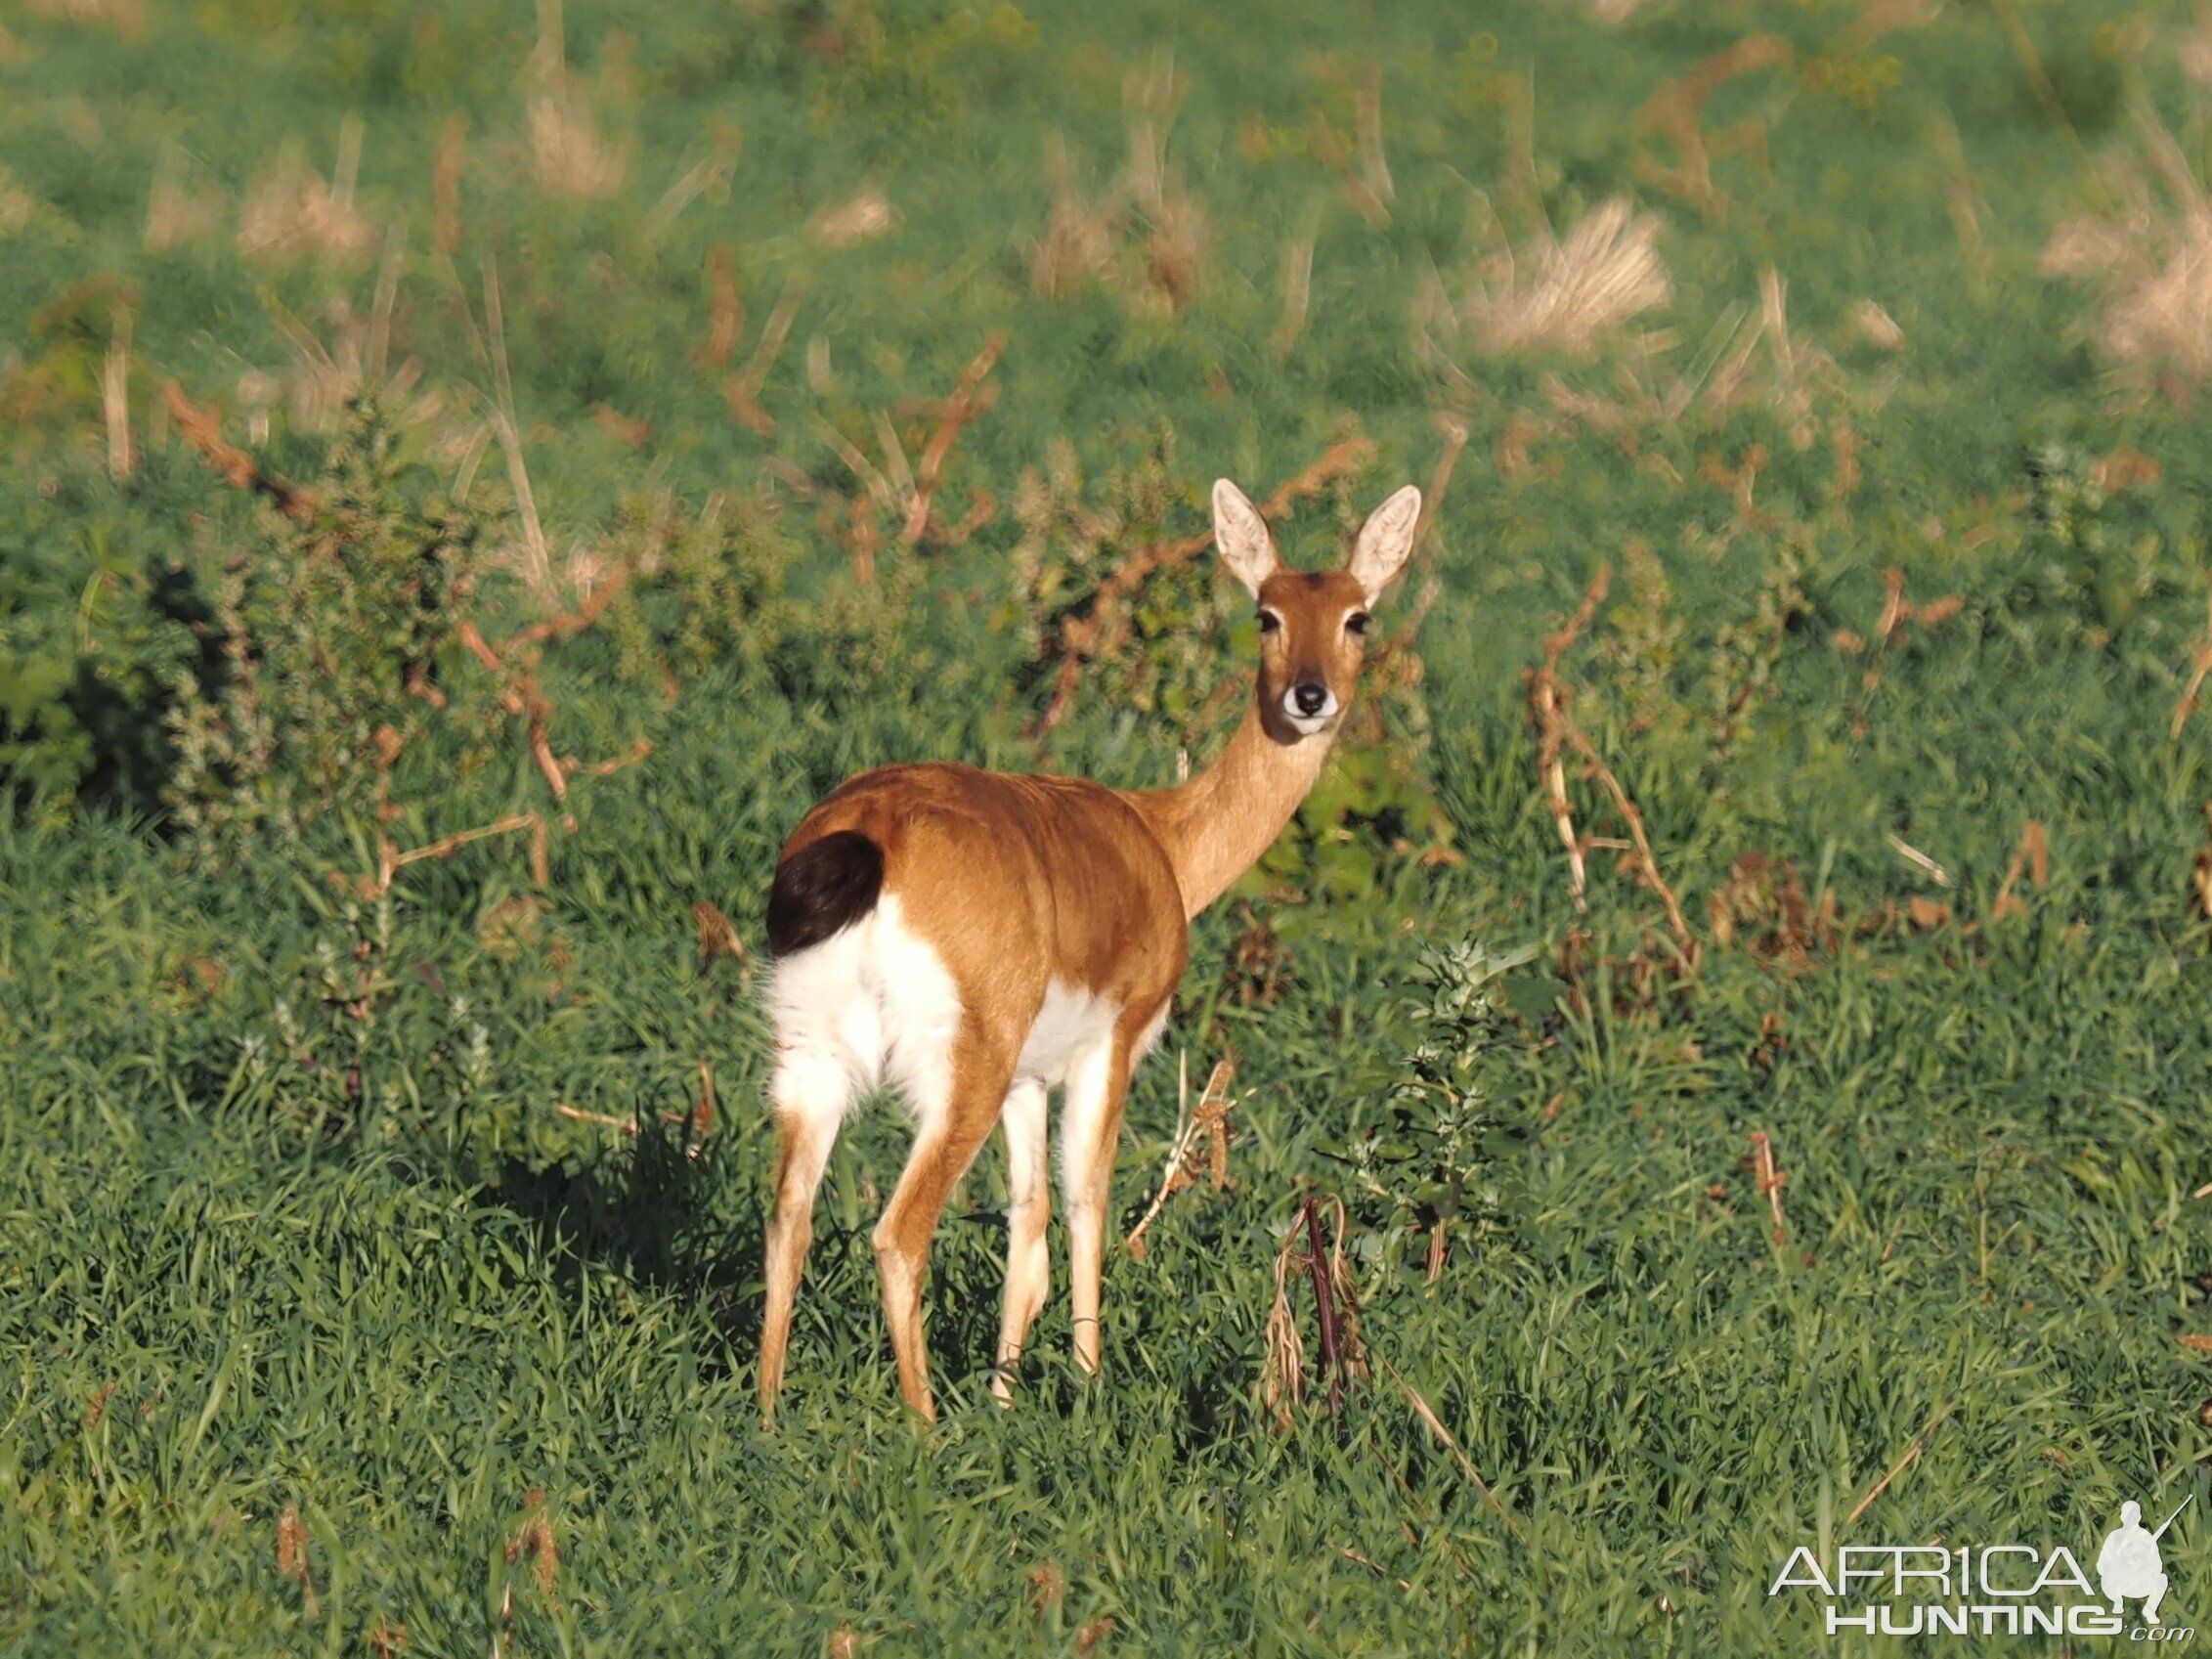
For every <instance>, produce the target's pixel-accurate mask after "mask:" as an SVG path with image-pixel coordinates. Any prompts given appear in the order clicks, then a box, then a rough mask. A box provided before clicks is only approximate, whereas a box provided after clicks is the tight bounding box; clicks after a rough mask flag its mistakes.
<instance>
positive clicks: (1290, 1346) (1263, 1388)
mask: <svg viewBox="0 0 2212 1659" xmlns="http://www.w3.org/2000/svg"><path fill="white" fill-rule="evenodd" d="M1297 1259H1298V1230H1297V1228H1295V1227H1293V1228H1291V1230H1290V1232H1289V1234H1288V1235H1287V1236H1286V1237H1285V1238H1284V1239H1283V1241H1282V1248H1281V1249H1279V1250H1278V1251H1277V1252H1276V1257H1275V1305H1274V1306H1273V1307H1271V1308H1270V1309H1269V1310H1268V1323H1267V1338H1266V1344H1267V1352H1266V1357H1265V1358H1264V1359H1263V1360H1262V1361H1261V1364H1260V1398H1261V1399H1262V1400H1263V1401H1264V1402H1265V1403H1266V1405H1267V1409H1268V1410H1269V1411H1270V1412H1271V1413H1273V1414H1274V1417H1275V1426H1276V1428H1277V1430H1278V1431H1279V1432H1287V1431H1288V1429H1289V1427H1290V1425H1291V1423H1292V1422H1294V1421H1295V1420H1296V1419H1295V1417H1294V1416H1293V1413H1294V1411H1295V1409H1296V1408H1297V1407H1298V1406H1300V1405H1303V1404H1304V1403H1305V1398H1306V1344H1305V1339H1304V1338H1303V1337H1301V1336H1300V1335H1299V1334H1298V1319H1297V1316H1296V1315H1295V1314H1293V1313H1292V1312H1291V1311H1290V1273H1291V1269H1292V1267H1293V1265H1294V1264H1295V1263H1296V1261H1297Z"/></svg>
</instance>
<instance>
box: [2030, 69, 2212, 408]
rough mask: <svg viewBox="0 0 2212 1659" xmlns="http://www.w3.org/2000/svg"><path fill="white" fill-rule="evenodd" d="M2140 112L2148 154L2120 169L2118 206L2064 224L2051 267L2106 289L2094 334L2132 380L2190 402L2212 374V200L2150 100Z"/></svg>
mask: <svg viewBox="0 0 2212 1659" xmlns="http://www.w3.org/2000/svg"><path fill="white" fill-rule="evenodd" d="M2135 114H2136V127H2137V131H2138V133H2139V135H2140V137H2141V141H2142V148H2143V157H2142V160H2141V162H2138V163H2127V164H2123V163H2121V162H2118V161H2115V162H2114V163H2113V164H2112V165H2111V167H2110V169H2109V177H2110V189H2111V193H2112V195H2113V196H2114V198H2115V204H2114V205H2113V206H2112V207H2111V208H2110V209H2108V210H2104V211H2099V212H2095V213H2086V214H2078V215H2076V216H2074V217H2072V218H2070V219H2068V220H2066V221H2065V222H2064V223H2062V224H2061V225H2060V227H2059V228H2058V230H2057V231H2056V232H2055V233H2054V234H2053V236H2052V238H2051V240H2050V242H2049V244H2048V245H2046V246H2045V248H2044V250H2043V266H2042V268H2043V271H2044V273H2045V274H2046V275H2047V276H2062V277H2071V278H2074V279H2076V280H2077V281H2081V282H2084V283H2087V284H2090V285H2091V286H2092V287H2094V288H2096V289H2098V290H2099V291H2100V295H2101V306H2100V310H2099V312H2098V316H2097V320H2096V322H2095V324H2094V325H2093V327H2092V330H2091V336H2092V338H2093V339H2094V340H2095V342H2096V344H2097V346H2098V349H2099V350H2100V351H2101V352H2102V353H2103V354H2104V356H2105V357H2106V358H2107V359H2109V360H2110V361H2111V362H2112V363H2113V364H2114V365H2115V367H2116V369H2117V371H2118V372H2119V374H2120V375H2121V377H2122V379H2123V380H2124V381H2128V382H2133V383H2134V384H2136V385H2137V386H2138V387H2143V386H2152V387H2155V388H2156V389H2158V390H2159V391H2161V392H2163V393H2165V394H2166V395H2167V396H2168V397H2170V398H2172V399H2173V400H2174V401H2176V402H2181V401H2183V400H2185V399H2186V398H2187V397H2188V396H2189V395H2190V393H2191V392H2192V391H2194V390H2195V389H2196V388H2198V387H2200V386H2202V385H2203V384H2204V383H2205V381H2206V380H2208V379H2212V196H2208V195H2207V192H2206V190H2205V187H2204V186H2203V184H2202V183H2200V182H2199V180H2198V179H2197V176H2196V174H2195V172H2194V171H2193V170H2192V169H2191V168H2190V163H2189V160H2188V158H2187V157H2186V156H2185V155H2184V154H2183V153H2182V150H2181V147H2180V146H2179V145H2178V144H2176V143H2175V142H2174V138H2173V135H2172V134H2171V133H2169V132H2168V131H2167V130H2166V129H2165V127H2164V126H2163V125H2162V124H2161V123H2160V122H2159V120H2158V117H2157V116H2156V114H2155V113H2153V112H2152V111H2151V109H2150V108H2149V106H2148V105H2147V103H2138V105H2137V106H2136V111H2135ZM2153 179H2155V181H2156V184H2157V185H2158V186H2162V187H2163V193H2162V194H2161V192H2160V190H2158V189H2157V188H2154V185H2153Z"/></svg>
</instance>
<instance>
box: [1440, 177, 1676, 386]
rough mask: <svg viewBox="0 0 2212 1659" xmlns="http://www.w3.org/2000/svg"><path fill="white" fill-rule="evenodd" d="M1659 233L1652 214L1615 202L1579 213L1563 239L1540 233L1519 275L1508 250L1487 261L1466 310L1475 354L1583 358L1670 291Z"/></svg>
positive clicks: (1617, 199) (1616, 199) (1663, 300)
mask: <svg viewBox="0 0 2212 1659" xmlns="http://www.w3.org/2000/svg"><path fill="white" fill-rule="evenodd" d="M1659 229H1660V226H1659V220H1658V219H1657V217H1656V216H1654V215H1652V214H1649V213H1644V214H1638V213H1637V212H1636V211H1635V210H1634V209H1633V208H1632V207H1631V206H1630V205H1629V203H1628V199H1627V197H1626V196H1615V197H1614V198H1613V199H1611V200H1610V201H1606V202H1603V203H1601V204H1599V205H1598V206H1597V207H1595V208H1592V209H1591V210H1590V211H1589V212H1588V213H1586V214H1584V215H1583V218H1582V220H1581V221H1580V222H1579V223H1577V224H1576V226H1575V227H1574V229H1573V230H1571V231H1569V232H1568V233H1567V238H1566V240H1564V241H1561V240H1557V239H1555V238H1553V237H1552V236H1551V234H1550V233H1549V232H1548V231H1546V232H1545V233H1544V234H1543V236H1542V238H1541V240H1540V242H1539V245H1538V246H1537V248H1536V249H1535V251H1534V255H1533V257H1531V258H1530V259H1528V260H1527V261H1526V265H1527V269H1526V270H1524V269H1523V262H1522V261H1519V260H1516V258H1515V256H1514V254H1513V252H1512V250H1511V249H1510V248H1507V249H1506V250H1505V251H1504V252H1502V253H1500V254H1498V255H1497V256H1496V257H1495V258H1493V259H1492V260H1490V261H1488V262H1487V263H1486V265H1485V267H1484V269H1483V271H1482V272H1481V274H1480V277H1479V279H1478V286H1477V289H1476V291H1475V293H1474V295H1473V296H1472V298H1471V299H1470V300H1469V302H1468V306H1467V313H1468V318H1469V321H1471V322H1472V323H1473V325H1474V327H1475V329H1476V333H1477V336H1478V338H1479V339H1480V341H1481V343H1482V345H1483V348H1484V349H1485V350H1486V351H1491V352H1496V353H1500V354H1506V353H1516V352H1530V351H1564V352H1568V353H1571V354H1573V355H1575V356H1577V357H1587V356H1589V355H1590V354H1591V353H1592V352H1594V351H1595V350H1596V349H1597V347H1598V345H1599V344H1600V343H1602V342H1603V341H1604V340H1606V339H1607V338H1608V337H1610V336H1612V335H1614V334H1616V333H1618V332H1619V331H1620V330H1621V329H1622V328H1623V327H1625V326H1626V324H1627V323H1628V321H1629V319H1631V318H1633V317H1636V316H1638V315H1640V314H1641V313H1643V312H1645V311H1648V310H1650V309H1652V308H1653V307H1654V306H1659V305H1664V304H1665V303H1666V302H1667V300H1668V298H1669V296H1670V294H1671V293H1672V291H1673V287H1672V284H1671V283H1670V280H1669V278H1668V275H1667V267H1666V265H1665V264H1664V263H1662V262H1661V260H1660V257H1659V249H1658V240H1659Z"/></svg>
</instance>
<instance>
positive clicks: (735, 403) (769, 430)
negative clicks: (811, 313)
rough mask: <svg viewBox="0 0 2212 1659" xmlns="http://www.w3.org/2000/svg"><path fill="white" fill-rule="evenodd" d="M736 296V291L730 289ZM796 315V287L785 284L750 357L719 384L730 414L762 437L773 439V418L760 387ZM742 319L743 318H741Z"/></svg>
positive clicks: (797, 309)
mask: <svg viewBox="0 0 2212 1659" xmlns="http://www.w3.org/2000/svg"><path fill="white" fill-rule="evenodd" d="M732 297H733V298H734V297H735V290H734V289H733V290H732ZM798 316H799V284H798V283H797V281H794V282H792V283H790V284H787V285H786V286H785V288H784V291H783V295H782V297H781V298H779V299H778V300H777V301H776V304H775V309H774V310H773V311H770V312H769V313H768V320H767V321H766V322H765V323H763V324H761V325H760V337H759V340H757V341H755V342H754V346H753V356H752V358H751V359H750V360H749V361H748V362H747V363H746V365H745V368H744V369H743V370H741V371H739V372H737V373H735V374H732V375H731V376H730V377H729V378H728V379H727V380H725V381H723V382H722V395H723V396H724V397H725V398H727V399H728V400H729V412H730V414H731V415H733V416H734V417H735V418H736V419H737V421H738V422H739V423H740V424H741V425H744V426H749V427H751V428H752V429H753V430H754V431H756V432H758V433H759V434H760V436H762V437H763V438H767V437H773V436H774V435H775V430H776V422H775V417H774V416H773V415H769V414H768V413H767V411H765V410H763V409H762V408H761V407H760V404H759V396H760V388H761V387H762V386H763V385H764V384H766V382H767V378H768V371H769V370H771V369H773V368H774V367H775V366H776V359H777V358H778V357H780V356H781V355H782V354H783V344H784V341H785V340H786V339H787V338H788V337H789V336H790V334H791V326H792V324H793V322H795V321H796V320H797V319H798ZM741 320H742V319H741Z"/></svg>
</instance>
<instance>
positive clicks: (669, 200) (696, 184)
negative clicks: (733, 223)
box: [640, 119, 744, 247]
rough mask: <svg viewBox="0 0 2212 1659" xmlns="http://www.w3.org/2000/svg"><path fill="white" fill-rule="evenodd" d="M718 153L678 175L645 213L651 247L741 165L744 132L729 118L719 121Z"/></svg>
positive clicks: (715, 140)
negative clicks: (738, 163) (679, 216)
mask: <svg viewBox="0 0 2212 1659" xmlns="http://www.w3.org/2000/svg"><path fill="white" fill-rule="evenodd" d="M714 145H715V148H714V153H713V154H711V155H709V156H708V157H707V158H706V159H705V160H703V161H698V162H695V163H693V164H692V165H691V166H690V167H687V168H686V169H684V171H683V172H681V173H680V174H678V175H677V176H676V179H675V182H674V183H673V184H672V185H670V186H669V188H668V190H667V192H666V193H665V194H664V195H663V196H661V199H660V200H659V201H658V202H656V203H655V204H654V207H653V211H652V212H650V213H648V214H647V215H646V216H645V227H644V230H643V231H642V232H641V233H640V235H641V236H642V237H643V238H644V241H645V245H646V246H648V247H650V246H652V245H653V243H655V242H657V241H659V240H661V238H662V237H663V236H665V235H666V234H667V232H668V229H669V227H670V226H671V225H673V224H674V223H675V222H676V219H677V217H678V215H680V214H681V213H682V212H683V210H684V209H685V208H686V207H689V206H690V205H691V204H692V202H694V201H696V200H697V199H698V198H699V197H700V196H702V195H704V194H705V193H706V192H708V191H711V190H719V189H720V188H721V186H722V184H723V182H724V181H725V180H726V179H727V178H728V177H729V171H730V169H731V168H732V167H734V166H735V165H736V164H737V157H738V153H739V152H740V151H741V150H742V149H743V148H744V135H743V134H741V133H740V132H739V131H738V130H737V128H736V127H734V126H732V125H731V124H730V123H729V122H728V121H725V120H719V119H717V120H716V122H715V137H714Z"/></svg>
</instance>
